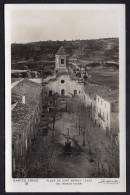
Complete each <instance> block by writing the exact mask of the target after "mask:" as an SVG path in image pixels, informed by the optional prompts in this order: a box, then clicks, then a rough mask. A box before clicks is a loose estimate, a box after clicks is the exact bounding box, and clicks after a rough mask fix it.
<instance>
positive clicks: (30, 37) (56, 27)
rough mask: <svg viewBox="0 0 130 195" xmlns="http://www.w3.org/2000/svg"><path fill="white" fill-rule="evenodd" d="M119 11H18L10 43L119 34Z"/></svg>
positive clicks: (103, 36) (15, 15) (14, 19)
mask: <svg viewBox="0 0 130 195" xmlns="http://www.w3.org/2000/svg"><path fill="white" fill-rule="evenodd" d="M119 25H120V24H119V15H118V12H117V11H116V10H86V11H85V10H72V11H70V10H63V11H61V10H34V11H33V10H26V11H25V10H15V11H13V12H12V15H11V42H12V43H15V42H16V43H27V42H37V41H47V40H52V41H56V40H60V41H62V40H76V39H98V38H109V37H119Z"/></svg>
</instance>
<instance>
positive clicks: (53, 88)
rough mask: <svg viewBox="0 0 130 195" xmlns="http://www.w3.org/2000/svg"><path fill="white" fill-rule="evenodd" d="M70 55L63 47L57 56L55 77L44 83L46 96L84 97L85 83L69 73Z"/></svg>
mask: <svg viewBox="0 0 130 195" xmlns="http://www.w3.org/2000/svg"><path fill="white" fill-rule="evenodd" d="M67 64H68V55H67V53H65V50H64V48H63V47H62V46H61V47H60V49H59V50H58V52H57V53H56V55H55V72H56V74H55V77H53V78H50V80H48V81H47V82H46V83H44V87H43V90H44V95H45V96H53V95H54V94H55V93H58V94H59V95H61V96H62V97H63V96H68V97H72V96H74V95H78V96H79V97H81V98H83V96H84V82H83V81H82V82H81V81H80V82H79V81H78V80H77V79H76V78H73V77H72V76H70V74H69V73H68V67H67V66H68V65H67Z"/></svg>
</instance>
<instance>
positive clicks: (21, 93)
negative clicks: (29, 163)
mask: <svg viewBox="0 0 130 195" xmlns="http://www.w3.org/2000/svg"><path fill="white" fill-rule="evenodd" d="M12 102H13V103H12V104H13V105H15V106H13V107H12V170H13V171H12V172H13V176H15V171H16V168H17V165H19V164H20V163H21V162H22V161H24V159H25V157H26V154H27V153H28V152H29V150H30V145H31V144H32V142H33V139H34V138H35V136H36V134H37V125H38V123H39V122H40V117H41V112H42V86H41V85H39V84H36V83H33V82H32V81H29V80H28V79H24V80H22V81H21V82H20V83H18V84H17V85H16V86H15V87H13V89H12Z"/></svg>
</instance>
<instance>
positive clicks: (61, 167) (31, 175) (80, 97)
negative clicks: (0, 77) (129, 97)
mask: <svg viewBox="0 0 130 195" xmlns="http://www.w3.org/2000/svg"><path fill="white" fill-rule="evenodd" d="M7 6H8V5H7ZM10 7H11V6H10ZM7 8H8V7H7ZM12 8H13V5H12ZM16 8H18V9H16ZM23 8H24V5H17V6H16V5H14V9H10V10H11V11H10V12H7V14H9V13H10V14H9V16H10V20H9V21H10V22H8V20H7V25H6V26H7V27H9V29H10V32H9V31H8V32H7V31H6V32H7V33H6V36H9V37H10V39H9V40H10V42H9V44H8V43H7V42H6V43H7V46H9V50H8V48H7V47H6V49H7V52H8V53H10V58H9V59H8V60H7V64H10V66H8V65H7V66H6V68H7V72H8V73H9V74H8V75H7V74H6V77H7V76H8V77H9V78H8V79H9V81H10V85H9V86H10V89H9V91H10V102H8V104H7V105H9V104H10V106H9V108H10V114H9V115H8V117H9V118H10V123H9V124H10V128H9V129H8V131H7V136H9V135H10V141H9V142H8V138H7V142H8V146H7V150H8V148H9V150H8V153H7V155H6V161H7V162H6V163H7V164H8V165H9V167H10V169H9V171H7V175H8V174H10V177H11V178H12V181H13V182H14V184H15V185H17V184H18V185H20V181H22V180H24V179H25V180H24V181H25V183H26V184H27V185H30V183H29V181H32V183H31V185H34V184H33V180H34V182H35V180H36V181H38V179H43V180H44V181H46V182H50V183H51V184H52V183H53V181H54V183H55V188H56V187H58V188H60V187H61V186H62V187H61V188H62V189H63V188H66V189H65V191H67V190H68V189H69V190H68V191H70V187H72V186H73V188H74V187H75V186H76V188H77V189H78V187H79V186H80V188H81V186H82V182H85V181H86V180H88V181H87V182H89V183H91V182H93V179H95V180H96V179H98V182H97V183H98V185H100V186H102V185H103V184H106V185H107V184H108V185H107V189H108V190H111V191H113V190H114V191H116V186H117V185H120V184H121V183H123V184H122V187H120V188H119V189H120V190H121V191H124V190H125V145H124V144H125V113H124V104H125V102H124V101H125V100H124V99H125V91H124V90H125V60H124V56H123V57H121V55H123V54H124V55H125V53H124V50H123V48H124V42H123V41H124V37H123V36H124V34H123V33H124V32H123V30H124V23H123V22H124V20H123V19H124V15H123V14H124V6H123V5H120V6H119V5H115V6H114V5H113V6H112V5H109V6H108V5H106V6H101V7H100V6H99V5H97V6H96V5H90V6H89V5H85V6H83V5H82V6H81V7H80V6H79V5H77V6H76V5H75V7H74V6H69V5H68V7H67V5H66V7H64V6H63V5H62V6H61V5H59V7H58V5H57V7H56V5H55V6H54V5H52V6H51V5H46V6H45V5H39V7H38V9H37V7H36V6H35V5H32V7H31V6H29V7H28V6H26V5H25V9H23ZM67 8H68V9H67ZM73 8H74V9H73ZM122 13H123V14H122ZM7 18H8V16H7ZM6 26H5V27H6ZM120 29H122V31H121V30H120ZM8 33H10V35H8ZM122 40H123V41H122ZM121 51H122V53H120V52H121ZM121 86H122V87H121ZM122 98H123V100H122ZM8 100H9V99H8ZM8 112H9V111H8ZM9 118H8V119H9ZM8 119H7V120H8ZM9 131H10V132H9ZM121 141H122V142H121ZM8 156H10V157H8ZM121 156H122V158H121ZM8 158H9V159H10V161H8V160H9V159H8ZM6 177H7V176H6ZM57 178H58V179H59V181H58V180H57ZM77 178H78V179H77ZM121 178H124V180H123V182H122V180H121ZM61 179H62V183H61ZM7 180H8V179H7ZM18 180H19V182H17V181H18ZM95 180H94V181H95ZM50 183H48V185H50V186H51V184H50ZM112 183H114V184H116V185H110V184H112ZM53 185H54V184H53ZM84 185H86V184H84ZM87 185H88V184H87ZM68 186H69V187H68ZM110 186H111V187H113V190H112V188H111V187H110ZM24 187H25V184H24ZM26 187H27V186H26ZM95 187H97V184H96V185H95ZM104 187H106V186H104V185H103V188H104ZM9 188H11V185H10V187H9ZM17 188H18V187H17ZM21 188H22V187H21ZM98 188H100V187H98ZM110 188H111V189H110ZM13 190H14V187H13ZM26 190H27V189H25V191H26ZM35 190H38V189H35ZM42 190H43V191H44V188H43V189H42ZM85 190H86V188H85ZM93 190H94V189H91V191H93ZM117 190H118V187H117ZM16 191H18V189H16ZM38 191H39V190H38ZM45 191H51V189H46V190H45ZM54 191H55V190H54ZM58 191H60V190H58ZM73 191H74V189H73V190H72V192H73ZM81 191H82V190H81ZM83 191H84V190H83ZM97 191H98V190H97ZM14 192H15V190H14ZM21 192H22V191H21Z"/></svg>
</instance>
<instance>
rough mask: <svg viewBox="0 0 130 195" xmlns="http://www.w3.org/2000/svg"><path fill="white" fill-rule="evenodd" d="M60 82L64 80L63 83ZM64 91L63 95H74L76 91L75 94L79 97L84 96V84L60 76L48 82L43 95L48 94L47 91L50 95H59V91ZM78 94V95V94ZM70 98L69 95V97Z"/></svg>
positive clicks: (67, 76)
mask: <svg viewBox="0 0 130 195" xmlns="http://www.w3.org/2000/svg"><path fill="white" fill-rule="evenodd" d="M61 80H64V83H63V84H62V83H61ZM62 89H64V90H65V95H70V93H71V94H74V90H77V94H78V95H80V96H83V95H84V84H82V83H78V81H76V80H71V79H70V77H69V75H60V76H58V77H57V79H56V80H53V81H50V82H49V83H48V84H47V85H46V86H45V89H44V93H46V92H47V95H48V93H49V90H52V93H53V94H54V93H56V92H57V93H59V94H61V90H62ZM79 92H80V93H79ZM70 96H71V95H70Z"/></svg>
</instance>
